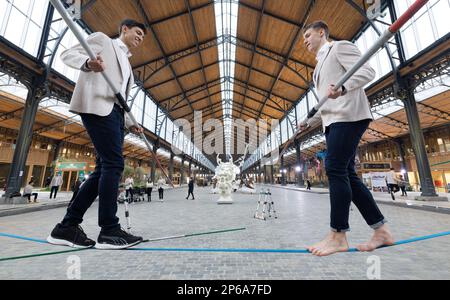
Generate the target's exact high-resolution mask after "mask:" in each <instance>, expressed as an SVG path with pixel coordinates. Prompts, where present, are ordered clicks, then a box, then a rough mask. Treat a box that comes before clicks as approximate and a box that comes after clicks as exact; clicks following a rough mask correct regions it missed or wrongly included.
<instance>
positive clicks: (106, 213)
mask: <svg viewBox="0 0 450 300" xmlns="http://www.w3.org/2000/svg"><path fill="white" fill-rule="evenodd" d="M119 33H120V37H119V38H118V39H114V40H113V39H111V38H109V37H108V36H107V35H105V34H103V33H101V32H97V33H94V34H92V35H90V36H89V37H88V38H87V43H88V44H89V46H90V47H91V48H92V50H93V51H94V53H96V54H97V58H96V59H95V60H91V59H89V56H88V55H87V53H86V52H85V51H84V49H83V48H82V46H80V45H77V46H74V47H72V48H70V49H68V50H66V51H64V52H63V53H62V54H61V59H62V61H63V62H64V63H65V64H66V65H68V66H69V67H72V68H75V69H78V70H81V72H80V76H79V79H78V82H77V84H76V86H75V90H74V92H73V96H72V100H71V103H70V111H71V112H73V113H77V114H79V115H80V116H81V119H82V121H83V125H84V126H85V128H86V130H87V132H88V134H89V136H90V138H91V140H92V143H93V144H94V147H95V150H96V154H97V160H96V167H95V172H94V173H92V174H90V176H89V179H88V180H87V181H86V182H85V183H84V184H83V185H82V186H81V188H80V190H79V192H78V194H77V196H76V197H75V199H74V200H73V202H72V204H71V205H70V206H69V207H68V209H67V213H66V215H65V217H64V219H63V221H62V222H61V223H60V224H57V225H56V227H55V228H54V229H53V231H52V233H51V234H50V236H49V237H48V238H47V240H48V242H49V243H51V244H57V245H65V246H70V247H76V248H86V247H93V246H94V245H95V247H96V248H98V249H124V248H128V247H131V246H134V245H136V244H138V243H140V242H141V241H142V237H138V236H133V235H131V234H129V233H127V232H125V231H124V230H122V229H121V227H120V224H119V218H118V217H117V216H116V214H117V196H118V187H119V182H120V178H121V176H122V172H123V169H124V159H123V153H122V150H123V149H122V148H123V141H124V127H125V126H126V127H128V128H129V129H130V130H131V131H132V132H134V133H140V132H142V128H140V127H135V126H134V125H133V124H131V122H130V121H129V120H128V119H127V118H126V114H124V110H123V109H122V107H121V106H120V105H119V102H118V100H117V99H116V97H115V95H114V92H113V90H112V89H111V88H110V87H109V86H108V84H107V82H106V81H105V79H104V78H103V76H102V74H101V72H105V73H106V74H107V75H108V76H109V77H110V78H111V81H112V82H113V83H116V84H117V89H118V90H119V91H120V92H121V94H122V96H123V97H124V98H125V99H127V97H128V94H129V92H130V89H131V87H132V85H133V83H134V78H133V70H132V67H131V65H130V62H129V57H130V56H131V53H130V49H133V48H137V47H139V46H140V45H141V44H142V42H143V39H144V36H145V33H146V28H145V26H144V25H143V24H141V23H139V22H136V21H134V20H125V21H123V22H122V24H121V25H120V29H119ZM97 197H98V198H99V214H98V216H99V217H98V224H99V226H100V227H101V231H100V234H99V236H98V239H97V243H95V242H94V241H93V240H91V239H89V238H88V237H87V236H86V234H85V233H84V232H83V230H82V228H81V227H80V224H81V223H82V221H83V216H84V214H85V213H86V211H87V209H88V208H89V207H90V206H91V205H92V203H93V202H94V200H95V199H96V198H97Z"/></svg>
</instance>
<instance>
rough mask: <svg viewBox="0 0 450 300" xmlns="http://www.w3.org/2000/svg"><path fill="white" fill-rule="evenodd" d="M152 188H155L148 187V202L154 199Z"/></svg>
mask: <svg viewBox="0 0 450 300" xmlns="http://www.w3.org/2000/svg"><path fill="white" fill-rule="evenodd" d="M152 190H153V188H147V189H146V190H145V191H146V193H147V200H148V202H151V201H152Z"/></svg>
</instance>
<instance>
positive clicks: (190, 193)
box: [186, 189, 195, 199]
mask: <svg viewBox="0 0 450 300" xmlns="http://www.w3.org/2000/svg"><path fill="white" fill-rule="evenodd" d="M190 195H192V199H195V197H194V190H193V189H192V190H188V195H187V197H186V199H188V198H189V196H190Z"/></svg>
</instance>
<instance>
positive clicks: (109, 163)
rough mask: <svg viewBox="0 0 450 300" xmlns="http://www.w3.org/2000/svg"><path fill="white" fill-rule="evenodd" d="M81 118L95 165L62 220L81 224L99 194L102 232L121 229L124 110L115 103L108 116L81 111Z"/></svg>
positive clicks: (99, 218) (71, 223)
mask: <svg viewBox="0 0 450 300" xmlns="http://www.w3.org/2000/svg"><path fill="white" fill-rule="evenodd" d="M81 119H82V121H83V124H84V127H85V128H86V130H87V132H88V134H89V136H90V138H91V140H92V143H93V144H94V147H95V150H96V152H97V159H96V166H95V171H94V173H92V174H91V175H89V179H88V180H87V181H86V182H85V183H84V184H83V185H82V186H81V188H80V190H79V191H78V194H77V196H76V197H75V199H74V200H73V203H72V205H70V206H69V207H68V209H67V213H66V216H65V217H64V220H63V222H62V224H63V225H78V224H81V222H82V221H83V216H84V214H85V213H86V211H87V210H88V208H89V207H90V206H91V205H92V203H93V202H94V200H95V199H96V198H97V196H98V197H99V208H98V209H99V212H98V224H99V226H100V227H101V228H102V232H107V231H112V230H116V229H120V224H119V218H118V217H117V216H116V214H117V196H118V190H119V183H120V177H121V176H122V172H123V169H124V159H123V154H122V148H123V140H124V112H123V110H122V109H121V108H120V107H118V106H117V105H114V109H113V110H112V112H111V114H109V115H108V116H105V117H100V116H97V115H93V114H81Z"/></svg>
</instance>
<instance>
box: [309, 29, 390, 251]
mask: <svg viewBox="0 0 450 300" xmlns="http://www.w3.org/2000/svg"><path fill="white" fill-rule="evenodd" d="M303 37H304V43H305V45H306V47H307V48H308V51H310V52H312V53H314V54H315V55H316V59H317V66H316V69H315V71H314V76H313V77H314V83H315V86H316V87H317V90H318V93H319V96H320V98H323V97H324V96H326V95H327V96H328V98H329V100H328V101H327V102H326V103H325V104H324V105H323V106H322V108H321V109H320V110H319V113H317V114H316V117H314V118H312V119H310V120H309V121H308V125H307V126H312V125H314V124H317V123H318V122H319V119H320V118H321V119H322V125H323V129H324V132H325V137H326V143H327V157H326V161H325V169H326V172H327V176H328V179H329V184H330V202H331V214H330V216H331V222H330V225H331V232H330V233H329V234H328V236H327V237H326V238H325V239H324V240H323V241H321V242H319V243H317V244H315V245H313V246H310V247H308V250H309V251H310V252H311V253H313V254H314V255H317V256H326V255H331V254H333V253H336V252H345V251H347V250H348V249H349V246H348V242H347V237H346V232H347V231H349V230H350V226H349V224H348V219H349V209H350V203H351V202H352V201H353V203H355V205H356V207H357V208H358V210H359V211H360V212H361V214H362V216H363V217H364V219H365V221H366V222H367V224H368V225H369V226H370V227H371V228H372V229H374V235H373V236H372V238H371V239H370V240H369V241H368V242H367V243H365V244H361V245H358V246H357V249H358V250H360V251H373V250H375V249H376V248H378V247H380V246H382V245H391V244H393V242H394V240H393V237H392V235H391V233H390V231H389V229H388V226H387V225H386V224H385V223H386V220H385V218H384V216H383V215H382V214H381V212H380V210H379V208H378V206H377V204H376V203H375V201H374V199H373V196H372V194H371V193H370V191H369V190H368V189H367V188H366V186H365V185H364V184H363V183H362V182H361V180H360V179H359V178H358V176H357V175H356V172H355V155H356V149H357V147H358V144H359V141H360V139H361V137H362V135H363V134H364V132H365V131H366V129H367V128H368V126H369V123H370V122H371V121H372V120H373V117H372V114H371V112H370V107H369V101H368V99H367V96H366V94H365V92H364V89H363V88H364V86H365V85H366V84H368V83H369V82H370V81H371V80H373V79H374V77H375V71H374V70H373V69H372V68H371V67H370V66H369V64H365V65H364V66H362V67H361V68H360V69H359V70H358V71H357V72H356V73H355V74H354V75H353V76H352V77H351V78H350V79H349V80H348V81H347V82H346V83H345V84H344V87H343V88H342V89H340V90H338V91H334V90H333V87H334V84H335V83H336V82H338V80H339V79H340V78H341V77H342V76H343V75H344V74H345V72H346V71H347V70H349V69H350V68H351V67H352V66H353V65H354V64H355V63H356V62H357V61H358V59H359V58H360V57H361V53H360V51H359V50H358V48H357V47H356V46H355V45H354V44H352V43H350V42H348V41H339V42H329V41H328V38H329V29H328V26H327V24H326V23H325V22H323V21H316V22H314V23H312V24H310V25H308V26H306V27H305V30H304V34H303ZM304 128H305V126H301V129H304Z"/></svg>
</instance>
